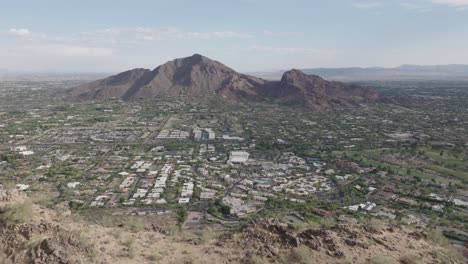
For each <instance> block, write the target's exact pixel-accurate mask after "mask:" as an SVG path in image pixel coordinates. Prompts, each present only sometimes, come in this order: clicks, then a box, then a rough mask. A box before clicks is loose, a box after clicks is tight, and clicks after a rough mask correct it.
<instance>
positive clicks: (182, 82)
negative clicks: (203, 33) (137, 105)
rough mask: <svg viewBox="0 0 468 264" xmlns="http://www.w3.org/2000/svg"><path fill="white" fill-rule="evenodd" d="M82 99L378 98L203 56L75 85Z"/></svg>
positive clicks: (295, 73)
mask: <svg viewBox="0 0 468 264" xmlns="http://www.w3.org/2000/svg"><path fill="white" fill-rule="evenodd" d="M70 94H71V97H72V98H73V99H78V100H99V99H110V98H120V99H123V100H136V99H141V98H154V97H173V96H186V98H194V97H198V98H202V97H206V96H211V95H218V96H222V97H224V98H227V99H229V100H247V101H256V102H259V101H260V102H261V101H279V102H282V103H285V104H288V105H293V106H302V107H307V108H311V109H314V110H321V109H326V108H331V107H334V106H352V105H358V104H360V103H364V102H371V101H375V100H377V99H378V94H377V93H376V92H375V91H374V90H372V89H370V88H364V87H360V86H357V85H346V84H343V83H338V82H329V81H326V80H324V79H322V78H320V77H318V76H314V75H306V74H304V73H303V72H301V71H299V70H291V71H288V72H286V73H284V75H283V78H282V79H281V81H266V80H263V79H260V78H256V77H253V76H249V75H245V74H241V73H238V72H236V71H234V70H233V69H231V68H229V67H227V66H225V65H223V64H222V63H220V62H217V61H214V60H211V59H209V58H206V57H204V56H202V55H199V54H195V55H193V56H190V57H187V58H182V59H175V60H173V61H169V62H167V63H165V64H163V65H161V66H159V67H157V68H156V69H154V70H152V71H150V70H147V69H134V70H130V71H126V72H122V73H120V74H117V75H115V76H111V77H109V78H106V79H103V80H98V81H95V82H92V83H89V84H84V85H81V86H79V87H76V88H73V89H72V90H71V91H70Z"/></svg>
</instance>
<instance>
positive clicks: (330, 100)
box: [258, 69, 379, 110]
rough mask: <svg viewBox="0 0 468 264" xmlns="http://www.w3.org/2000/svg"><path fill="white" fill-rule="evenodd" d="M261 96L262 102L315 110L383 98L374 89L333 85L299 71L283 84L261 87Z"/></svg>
mask: <svg viewBox="0 0 468 264" xmlns="http://www.w3.org/2000/svg"><path fill="white" fill-rule="evenodd" d="M258 93H259V95H260V97H261V98H268V99H275V100H277V101H280V102H283V103H286V104H289V105H296V106H304V107H308V108H312V109H315V110H320V109H324V108H331V107H334V106H352V105H357V104H359V103H364V102H370V101H376V100H377V99H378V98H379V95H378V94H377V92H375V91H374V90H373V89H371V88H367V87H361V86H358V85H348V84H344V83H339V82H329V81H326V80H324V79H322V78H321V77H319V76H317V75H307V74H305V73H304V72H302V71H300V70H296V69H293V70H290V71H287V72H285V73H284V74H283V76H282V78H281V80H280V81H270V82H268V83H266V84H265V85H263V86H261V87H259V89H258Z"/></svg>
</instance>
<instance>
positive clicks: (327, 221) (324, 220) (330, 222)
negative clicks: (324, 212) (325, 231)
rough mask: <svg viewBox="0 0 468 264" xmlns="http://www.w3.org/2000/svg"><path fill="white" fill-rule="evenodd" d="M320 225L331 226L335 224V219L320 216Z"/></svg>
mask: <svg viewBox="0 0 468 264" xmlns="http://www.w3.org/2000/svg"><path fill="white" fill-rule="evenodd" d="M320 225H321V226H322V227H325V228H331V227H334V226H336V220H335V219H334V218H332V217H328V218H322V219H321V220H320Z"/></svg>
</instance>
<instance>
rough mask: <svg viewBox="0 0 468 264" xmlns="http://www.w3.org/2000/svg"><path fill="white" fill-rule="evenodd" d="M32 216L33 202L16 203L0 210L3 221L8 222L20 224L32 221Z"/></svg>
mask: <svg viewBox="0 0 468 264" xmlns="http://www.w3.org/2000/svg"><path fill="white" fill-rule="evenodd" d="M31 218H32V202H31V201H25V202H22V203H16V204H13V205H10V206H8V207H6V208H4V209H3V210H2V211H0V219H1V221H3V222H5V223H7V224H18V223H25V222H27V221H30V220H31Z"/></svg>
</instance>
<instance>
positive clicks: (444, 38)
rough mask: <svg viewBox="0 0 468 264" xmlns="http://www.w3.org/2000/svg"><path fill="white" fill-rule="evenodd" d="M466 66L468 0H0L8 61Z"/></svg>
mask: <svg viewBox="0 0 468 264" xmlns="http://www.w3.org/2000/svg"><path fill="white" fill-rule="evenodd" d="M193 53H201V54H203V55H205V56H208V57H210V58H213V59H216V60H219V61H222V62H223V63H225V64H227V65H228V66H231V67H233V68H234V69H236V70H239V71H262V70H275V69H287V68H293V67H295V68H306V67H344V66H397V65H400V64H451V63H460V64H468V0H408V1H403V0H323V1H316V0H288V1H286V0H285V1H278V0H237V1H235V0H230V1H223V0H193V1H188V0H186V1H183V0H170V1H169V0H166V1H157V0H151V1H150V0H132V1H130V0H126V1H124V0H79V1H78V0H77V1H71V0H70V1H67V0H42V1H37V0H30V1H25V0H0V69H9V70H28V71H60V72H71V71H85V72H116V71H121V70H126V69H130V68H135V67H145V68H154V67H156V66H157V65H159V64H161V63H163V62H165V61H167V60H170V59H173V58H177V57H185V56H188V55H191V54H193Z"/></svg>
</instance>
